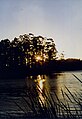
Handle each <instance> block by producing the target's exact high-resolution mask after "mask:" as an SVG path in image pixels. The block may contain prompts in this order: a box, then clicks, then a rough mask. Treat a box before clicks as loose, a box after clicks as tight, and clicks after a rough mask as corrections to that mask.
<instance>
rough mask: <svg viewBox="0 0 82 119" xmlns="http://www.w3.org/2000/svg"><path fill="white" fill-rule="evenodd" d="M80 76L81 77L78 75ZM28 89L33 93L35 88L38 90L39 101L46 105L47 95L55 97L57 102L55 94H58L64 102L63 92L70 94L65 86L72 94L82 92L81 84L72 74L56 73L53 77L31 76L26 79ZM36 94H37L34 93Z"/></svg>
mask: <svg viewBox="0 0 82 119" xmlns="http://www.w3.org/2000/svg"><path fill="white" fill-rule="evenodd" d="M78 76H79V75H78ZM26 83H27V87H28V88H29V89H31V90H32V91H33V87H35V88H36V90H37V92H38V99H39V101H40V102H41V101H42V103H43V104H46V98H47V97H46V96H44V94H46V95H47V93H49V94H51V95H53V97H54V100H56V99H55V98H56V96H55V95H54V92H55V93H56V94H57V96H58V98H59V99H60V100H61V101H63V102H64V99H63V96H62V91H61V89H62V90H63V92H65V93H67V94H68V91H67V90H66V88H65V86H66V87H68V89H69V90H70V92H71V93H74V92H75V93H76V90H77V92H79V91H80V90H81V86H82V85H81V83H80V82H79V81H78V80H76V79H75V78H74V77H73V75H72V73H65V72H64V73H54V74H51V75H37V76H29V77H27V78H26ZM33 93H35V92H33Z"/></svg>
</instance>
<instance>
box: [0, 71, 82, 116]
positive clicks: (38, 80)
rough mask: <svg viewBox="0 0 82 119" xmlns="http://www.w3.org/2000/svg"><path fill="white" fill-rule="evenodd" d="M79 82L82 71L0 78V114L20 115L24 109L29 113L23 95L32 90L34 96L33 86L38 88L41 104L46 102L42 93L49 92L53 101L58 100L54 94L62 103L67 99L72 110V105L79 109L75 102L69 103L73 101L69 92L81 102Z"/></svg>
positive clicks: (81, 89)
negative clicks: (19, 77) (20, 77)
mask: <svg viewBox="0 0 82 119" xmlns="http://www.w3.org/2000/svg"><path fill="white" fill-rule="evenodd" d="M78 78H79V79H80V81H79V80H78ZM81 82H82V71H78V72H75V71H74V72H72V71H71V72H61V73H53V74H51V75H37V76H27V77H26V78H25V79H0V115H1V116H5V115H22V114H23V113H24V111H28V114H30V112H31V110H30V108H29V107H28V106H26V103H25V101H24V99H23V97H25V98H27V97H26V95H25V91H28V92H30V90H31V91H32V95H34V96H35V91H34V90H33V87H34V86H35V87H36V89H37V90H38V89H39V90H40V92H38V96H39V99H40V101H42V103H43V104H46V99H44V97H43V95H42V93H45V94H46V95H47V93H49V94H50V95H52V96H53V98H54V100H55V101H58V100H57V98H56V95H57V97H58V99H59V100H60V101H61V102H63V103H65V100H68V103H69V106H70V109H71V110H72V111H74V107H75V108H76V109H77V110H80V108H79V106H78V105H77V103H76V102H74V103H71V101H74V99H73V97H72V95H71V94H73V95H74V97H75V99H77V98H78V100H80V101H81V104H82V83H81ZM54 92H55V93H54ZM70 92H71V94H70ZM64 98H65V99H64ZM70 99H71V101H70ZM20 106H21V107H22V109H21V107H20ZM47 106H48V105H47ZM23 110H24V111H23ZM81 111H82V110H81ZM80 115H81V113H80Z"/></svg>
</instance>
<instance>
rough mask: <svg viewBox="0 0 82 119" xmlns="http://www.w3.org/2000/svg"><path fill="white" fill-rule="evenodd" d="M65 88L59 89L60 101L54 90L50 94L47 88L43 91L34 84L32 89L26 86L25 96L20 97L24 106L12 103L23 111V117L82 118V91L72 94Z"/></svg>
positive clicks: (49, 118) (44, 118) (50, 118)
mask: <svg viewBox="0 0 82 119" xmlns="http://www.w3.org/2000/svg"><path fill="white" fill-rule="evenodd" d="M73 76H74V77H75V78H76V79H77V80H78V81H79V82H80V83H81V80H80V79H79V78H77V77H76V76H75V75H74V74H73ZM65 89H66V91H63V90H62V89H61V93H62V98H63V100H64V101H62V100H60V99H59V97H58V96H57V94H56V92H54V93H53V94H52V93H49V92H48V91H47V89H46V91H45V92H44V91H42V90H41V88H40V87H39V86H37V88H36V87H35V86H34V87H33V88H32V89H29V88H28V87H27V89H26V91H25V96H23V97H21V98H22V102H23V103H24V105H25V106H24V107H22V106H21V105H20V104H18V103H17V102H14V103H15V104H16V106H17V107H18V108H19V109H20V110H21V111H22V112H23V114H24V117H25V118H30V119H31V118H33V119H35V118H36V119H41V118H43V119H82V92H79V93H78V92H77V91H76V93H73V94H72V93H71V91H70V90H69V89H68V88H67V87H66V86H65ZM39 94H40V95H41V97H42V98H41V97H40V95H39ZM43 99H44V100H43ZM44 101H45V103H44ZM71 106H72V107H71ZM28 109H29V110H30V111H28Z"/></svg>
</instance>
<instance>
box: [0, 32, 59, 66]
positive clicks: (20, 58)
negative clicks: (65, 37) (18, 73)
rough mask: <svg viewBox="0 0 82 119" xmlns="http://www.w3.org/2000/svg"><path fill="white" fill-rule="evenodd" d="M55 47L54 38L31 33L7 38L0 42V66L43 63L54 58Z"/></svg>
mask: <svg viewBox="0 0 82 119" xmlns="http://www.w3.org/2000/svg"><path fill="white" fill-rule="evenodd" d="M56 53H57V50H56V47H55V43H54V40H53V39H51V38H49V39H47V38H44V37H42V36H34V35H33V34H31V33H30V34H29V35H27V34H24V35H20V36H19V38H16V37H15V38H14V40H12V41H11V42H10V41H9V39H5V40H1V42H0V66H1V68H3V67H19V66H28V67H31V66H32V65H34V64H36V63H37V62H38V63H40V64H43V63H44V62H47V61H49V60H53V59H55V58H56Z"/></svg>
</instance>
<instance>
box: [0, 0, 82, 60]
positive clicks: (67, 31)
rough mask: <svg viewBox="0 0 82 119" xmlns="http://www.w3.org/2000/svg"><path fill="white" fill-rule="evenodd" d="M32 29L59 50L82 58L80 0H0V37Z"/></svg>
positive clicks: (10, 36) (81, 3)
mask: <svg viewBox="0 0 82 119" xmlns="http://www.w3.org/2000/svg"><path fill="white" fill-rule="evenodd" d="M30 32H31V33H33V34H35V35H42V36H44V37H48V38H49V37H52V38H53V39H54V40H55V43H56V48H57V50H58V51H59V53H61V52H63V51H64V54H65V57H66V58H68V57H70V58H71V57H72V58H80V59H82V0H0V39H1V40H2V39H5V38H8V39H10V40H12V39H14V37H18V36H19V35H22V34H25V33H26V34H29V33H30Z"/></svg>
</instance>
